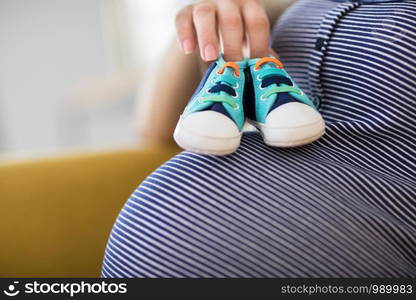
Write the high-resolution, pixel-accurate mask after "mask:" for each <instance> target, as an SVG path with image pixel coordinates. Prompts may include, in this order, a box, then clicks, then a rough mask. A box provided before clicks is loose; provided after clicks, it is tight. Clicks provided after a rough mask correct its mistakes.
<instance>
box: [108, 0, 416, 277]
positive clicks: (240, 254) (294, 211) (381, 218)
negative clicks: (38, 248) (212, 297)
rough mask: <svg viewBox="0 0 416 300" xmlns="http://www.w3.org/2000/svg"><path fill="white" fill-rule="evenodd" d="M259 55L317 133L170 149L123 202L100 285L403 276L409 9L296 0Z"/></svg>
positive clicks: (413, 119) (410, 220) (412, 184)
mask: <svg viewBox="0 0 416 300" xmlns="http://www.w3.org/2000/svg"><path fill="white" fill-rule="evenodd" d="M273 47H274V49H275V50H276V52H277V53H278V54H279V55H280V57H281V59H282V61H283V62H284V63H285V67H286V69H287V70H288V71H289V73H290V74H291V75H292V76H293V77H294V79H295V80H296V81H297V83H298V84H299V86H301V88H303V89H304V90H305V91H306V92H307V93H308V94H309V96H310V97H311V99H313V100H314V101H315V103H316V104H317V105H318V106H319V109H320V111H321V113H322V114H323V116H324V118H325V120H326V123H327V133H326V135H325V136H324V137H323V138H321V139H320V140H319V141H317V142H315V143H313V144H311V145H307V146H304V147H300V148H292V149H274V148H269V147H267V146H265V145H264V143H263V141H262V139H261V137H260V135H259V134H257V133H248V134H245V136H244V138H243V140H242V144H241V146H240V148H239V150H238V151H237V153H235V154H234V155H231V156H227V157H213V156H204V155H198V154H193V153H189V152H182V153H181V154H179V155H177V156H176V157H174V158H172V159H171V160H169V161H168V162H166V163H165V164H164V165H162V166H161V167H160V168H159V169H157V170H156V171H155V172H154V173H153V174H151V175H150V176H149V177H148V178H147V179H146V180H145V181H144V182H143V183H142V184H141V185H140V186H139V187H138V188H137V189H136V190H135V191H134V193H133V194H132V195H131V197H130V199H128V201H127V203H126V204H125V206H124V207H123V209H122V211H121V213H120V215H119V217H118V218H117V220H116V222H115V225H114V227H113V230H112V233H111V236H110V238H109V242H108V245H107V248H106V251H105V258H104V262H103V269H102V276H104V277H416V1H414V0H404V1H380V0H373V1H370V0H367V1H364V0H362V1H335V0H300V1H298V2H296V3H295V4H294V5H293V6H292V7H290V8H289V9H288V10H287V12H286V13H285V14H284V15H283V16H282V17H281V18H280V19H279V21H278V22H277V24H276V25H275V26H274V30H273Z"/></svg>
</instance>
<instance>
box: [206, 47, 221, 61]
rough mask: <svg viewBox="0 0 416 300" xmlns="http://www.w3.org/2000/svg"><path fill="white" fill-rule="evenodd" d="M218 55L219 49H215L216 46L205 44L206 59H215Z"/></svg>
mask: <svg viewBox="0 0 416 300" xmlns="http://www.w3.org/2000/svg"><path fill="white" fill-rule="evenodd" d="M217 56H218V53H217V51H215V48H214V46H213V45H207V46H205V48H204V57H203V58H204V59H205V60H206V61H211V60H214V59H216V58H217Z"/></svg>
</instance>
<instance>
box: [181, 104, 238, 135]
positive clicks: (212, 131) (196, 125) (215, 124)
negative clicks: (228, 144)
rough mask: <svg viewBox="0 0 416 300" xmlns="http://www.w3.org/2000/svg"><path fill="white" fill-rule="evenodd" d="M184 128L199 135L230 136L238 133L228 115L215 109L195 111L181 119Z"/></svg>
mask: <svg viewBox="0 0 416 300" xmlns="http://www.w3.org/2000/svg"><path fill="white" fill-rule="evenodd" d="M182 126H183V128H184V129H186V130H188V131H191V132H192V133H193V134H195V135H198V136H201V137H213V138H230V137H236V136H239V135H240V132H239V130H238V127H237V125H236V124H235V123H234V121H233V120H231V119H230V118H229V117H227V116H225V115H223V114H221V113H218V112H215V111H209V110H208V111H200V112H195V113H192V114H190V115H189V116H187V117H186V118H184V119H182Z"/></svg>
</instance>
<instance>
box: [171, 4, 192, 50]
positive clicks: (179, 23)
mask: <svg viewBox="0 0 416 300" xmlns="http://www.w3.org/2000/svg"><path fill="white" fill-rule="evenodd" d="M192 10H193V7H192V5H188V6H186V7H185V8H183V9H182V10H181V11H180V12H179V13H178V14H177V15H176V20H175V23H176V32H177V36H178V40H179V44H180V45H181V48H182V50H183V51H184V52H185V54H190V53H192V52H193V51H194V50H195V46H196V42H195V32H194V24H193V21H192Z"/></svg>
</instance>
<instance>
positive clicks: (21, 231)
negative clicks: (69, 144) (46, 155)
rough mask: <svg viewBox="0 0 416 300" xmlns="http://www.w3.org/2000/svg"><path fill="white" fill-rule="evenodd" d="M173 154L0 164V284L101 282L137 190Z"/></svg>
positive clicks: (154, 151) (168, 151)
mask: <svg viewBox="0 0 416 300" xmlns="http://www.w3.org/2000/svg"><path fill="white" fill-rule="evenodd" d="M177 152H178V149H177V148H170V149H164V150H163V149H147V150H126V151H119V152H111V153H96V154H85V155H77V156H68V157H60V158H53V159H43V160H38V161H26V162H15V163H0V205H1V209H0V245H1V247H0V277H98V276H100V269H101V262H102V257H103V254H104V249H105V245H106V242H107V238H108V235H109V233H110V231H111V227H112V224H113V222H114V220H115V218H116V216H117V214H118V212H119V211H120V209H121V207H122V205H123V204H124V202H125V201H126V200H127V198H128V197H129V195H130V193H131V192H132V191H133V190H134V188H135V187H136V186H137V185H138V184H139V183H140V182H141V181H142V180H143V179H144V178H145V177H146V176H147V175H148V174H149V173H151V172H152V170H154V169H155V168H157V167H158V166H159V165H160V164H162V163H163V162H164V161H165V160H167V159H169V158H170V157H172V156H173V155H174V154H176V153H177Z"/></svg>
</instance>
